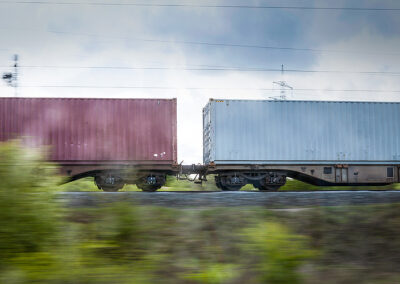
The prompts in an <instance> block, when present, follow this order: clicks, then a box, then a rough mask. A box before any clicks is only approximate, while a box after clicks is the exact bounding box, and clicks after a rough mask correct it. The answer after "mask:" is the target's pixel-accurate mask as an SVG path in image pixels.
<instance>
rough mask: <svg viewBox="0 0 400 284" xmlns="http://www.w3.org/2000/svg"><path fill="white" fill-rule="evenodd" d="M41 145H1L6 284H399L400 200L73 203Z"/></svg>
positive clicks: (0, 274)
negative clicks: (285, 204)
mask: <svg viewBox="0 0 400 284" xmlns="http://www.w3.org/2000/svg"><path fill="white" fill-rule="evenodd" d="M56 172H57V168H56V166H55V165H52V164H49V163H46V162H44V161H43V159H42V154H41V152H40V151H39V150H28V149H25V148H23V147H22V146H21V145H20V144H18V143H17V142H12V143H3V144H0V180H1V183H0V206H1V211H0V282H1V283H7V284H9V283H321V282H322V281H323V282H324V283H396V282H399V280H400V270H399V267H400V206H399V205H385V206H374V207H340V208H313V209H307V210H289V211H280V210H278V211H271V210H265V209H262V208H258V209H253V208H252V209H250V208H233V209H232V208H216V209H204V210H199V209H182V210H176V209H166V208H157V207H143V206H132V205H130V204H123V203H122V204H112V205H107V206H106V205H105V206H104V207H101V208H96V209H93V208H90V209H89V208H79V209H66V208H64V207H62V204H59V203H57V202H55V201H54V199H53V194H54V189H55V188H58V186H57V184H58V183H59V182H60V178H59V177H58V176H57V175H56Z"/></svg>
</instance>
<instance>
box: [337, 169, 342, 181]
mask: <svg viewBox="0 0 400 284" xmlns="http://www.w3.org/2000/svg"><path fill="white" fill-rule="evenodd" d="M341 170H342V169H340V168H336V169H335V177H336V178H335V181H336V182H337V183H339V182H342V171H341Z"/></svg>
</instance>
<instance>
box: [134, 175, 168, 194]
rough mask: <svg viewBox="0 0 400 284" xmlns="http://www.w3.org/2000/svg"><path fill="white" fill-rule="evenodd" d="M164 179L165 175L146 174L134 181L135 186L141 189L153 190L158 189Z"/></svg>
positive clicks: (163, 182)
mask: <svg viewBox="0 0 400 284" xmlns="http://www.w3.org/2000/svg"><path fill="white" fill-rule="evenodd" d="M165 181H166V177H165V175H152V174H150V175H146V176H142V177H140V178H139V179H138V180H137V181H136V186H137V187H138V188H139V189H141V190H142V191H146V192H154V191H157V190H158V189H160V188H161V187H162V186H163V185H164V184H165Z"/></svg>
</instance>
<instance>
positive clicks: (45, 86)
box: [20, 85, 400, 93]
mask: <svg viewBox="0 0 400 284" xmlns="http://www.w3.org/2000/svg"><path fill="white" fill-rule="evenodd" d="M20 87H21V88H74V89H152V90H229V91H235V90H236V91H276V89H272V88H213V87H209V88H207V87H167V86H95V85H22V86H20ZM293 91H310V92H365V93H400V90H379V89H376V90H372V89H312V88H298V89H297V88H296V89H293Z"/></svg>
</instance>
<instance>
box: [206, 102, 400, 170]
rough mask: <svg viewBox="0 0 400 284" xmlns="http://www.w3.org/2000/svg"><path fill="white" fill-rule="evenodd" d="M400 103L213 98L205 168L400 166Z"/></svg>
mask: <svg viewBox="0 0 400 284" xmlns="http://www.w3.org/2000/svg"><path fill="white" fill-rule="evenodd" d="M399 124H400V103H383V102H331V101H267V100H258V101H256V100H210V102H209V103H208V104H207V105H206V107H205V108H204V109H203V160H204V163H205V164H209V163H210V162H214V163H215V164H342V163H345V164H400V126H399Z"/></svg>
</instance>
